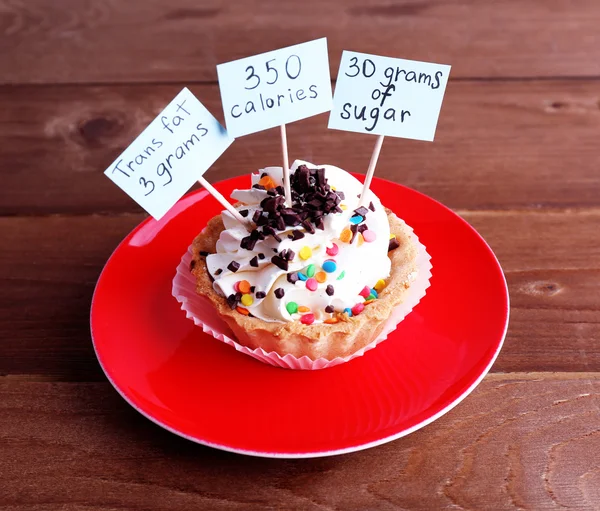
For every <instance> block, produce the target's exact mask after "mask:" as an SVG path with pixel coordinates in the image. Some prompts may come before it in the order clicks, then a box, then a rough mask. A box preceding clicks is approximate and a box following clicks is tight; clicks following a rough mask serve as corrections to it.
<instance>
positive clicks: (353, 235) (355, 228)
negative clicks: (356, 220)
mask: <svg viewBox="0 0 600 511" xmlns="http://www.w3.org/2000/svg"><path fill="white" fill-rule="evenodd" d="M350 230H351V231H352V238H351V239H350V243H352V242H353V241H354V238H356V233H357V232H358V225H351V226H350Z"/></svg>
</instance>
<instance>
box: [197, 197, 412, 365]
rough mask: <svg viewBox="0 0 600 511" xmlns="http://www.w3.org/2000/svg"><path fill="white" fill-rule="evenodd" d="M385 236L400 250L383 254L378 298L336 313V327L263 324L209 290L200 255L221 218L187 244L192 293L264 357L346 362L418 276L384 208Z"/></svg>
mask: <svg viewBox="0 0 600 511" xmlns="http://www.w3.org/2000/svg"><path fill="white" fill-rule="evenodd" d="M385 211H386V213H387V215H388V220H389V223H390V232H391V233H392V234H395V235H396V239H397V240H398V243H399V246H398V248H396V249H395V250H393V251H391V252H389V253H388V257H389V258H390V260H391V263H392V264H391V273H390V276H389V277H388V278H387V279H386V287H385V288H384V289H383V290H381V291H380V292H379V297H378V299H377V300H375V301H374V302H372V303H370V304H369V305H367V306H366V307H365V309H364V311H363V312H362V313H361V314H359V315H357V316H353V317H348V315H346V314H344V313H337V314H336V317H337V319H338V320H339V321H338V323H334V324H326V323H315V324H312V325H304V324H302V323H301V322H300V321H291V322H285V323H281V322H267V321H263V320H262V319H259V318H255V317H252V316H244V315H243V314H240V313H239V312H237V311H236V310H235V309H231V307H230V306H229V305H228V304H227V300H226V299H225V297H223V296H220V295H219V294H218V293H217V292H216V291H215V290H214V289H213V285H212V280H211V277H210V275H209V273H208V270H207V268H206V262H205V258H204V257H203V256H201V255H200V253H201V252H209V253H214V252H215V251H216V243H217V241H218V239H219V235H220V234H221V232H222V231H223V230H224V229H225V227H224V225H223V221H222V220H221V216H220V215H217V216H215V217H213V218H212V219H211V220H210V221H209V222H208V225H207V226H206V229H204V231H202V233H200V234H199V235H198V236H197V237H196V239H195V240H194V242H193V244H192V253H193V260H192V263H191V272H192V274H193V275H194V277H195V278H196V292H197V293H198V294H200V295H202V296H205V297H207V298H208V299H209V300H210V301H211V303H212V304H213V306H214V307H215V309H216V312H217V313H218V314H219V316H220V317H221V319H223V320H224V321H225V322H226V323H227V325H228V326H229V327H230V328H231V330H232V331H233V333H234V334H235V337H236V339H237V341H238V342H239V343H240V344H242V345H244V346H247V347H248V348H251V349H256V348H262V349H263V350H265V351H266V352H267V353H269V352H271V351H275V352H276V353H278V354H279V355H280V356H285V355H287V354H290V355H293V356H294V357H296V358H300V357H302V356H307V357H309V358H311V359H313V360H316V359H317V358H326V359H328V360H332V359H334V358H336V357H347V356H349V355H351V354H353V353H355V352H356V351H358V350H360V349H361V348H364V347H365V346H367V345H368V344H370V343H371V342H372V341H374V340H375V339H376V338H377V336H378V335H379V334H380V333H381V331H382V329H383V326H384V325H385V322H386V320H387V319H388V317H389V316H390V314H391V312H392V310H393V309H394V307H396V306H397V305H399V304H400V303H402V302H403V301H404V298H405V296H406V294H407V293H408V292H409V288H410V284H411V282H412V281H413V280H414V274H415V272H416V271H417V267H416V257H417V249H416V247H415V246H414V243H413V241H412V239H411V236H410V231H409V230H408V228H407V226H406V224H405V223H404V221H403V220H401V219H399V218H398V217H397V216H396V215H395V214H394V213H393V212H392V211H390V210H389V209H387V208H386V210H385Z"/></svg>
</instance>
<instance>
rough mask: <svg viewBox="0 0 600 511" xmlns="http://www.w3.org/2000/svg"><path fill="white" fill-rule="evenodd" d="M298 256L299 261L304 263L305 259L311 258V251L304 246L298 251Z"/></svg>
mask: <svg viewBox="0 0 600 511" xmlns="http://www.w3.org/2000/svg"><path fill="white" fill-rule="evenodd" d="M298 255H299V256H300V259H302V260H304V261H306V260H307V259H310V258H311V257H312V250H311V248H310V247H307V246H306V245H305V246H304V247H302V248H301V249H300V252H299V253H298Z"/></svg>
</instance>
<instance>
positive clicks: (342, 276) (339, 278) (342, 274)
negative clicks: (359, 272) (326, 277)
mask: <svg viewBox="0 0 600 511" xmlns="http://www.w3.org/2000/svg"><path fill="white" fill-rule="evenodd" d="M345 276H346V270H342V273H340V275H339V276H338V278H337V279H336V280H342V279H343V278H344V277H345Z"/></svg>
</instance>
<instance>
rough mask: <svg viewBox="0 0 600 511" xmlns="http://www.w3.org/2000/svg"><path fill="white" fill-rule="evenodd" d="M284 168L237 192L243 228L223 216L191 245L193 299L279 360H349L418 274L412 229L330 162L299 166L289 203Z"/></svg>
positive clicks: (268, 172) (246, 343)
mask: <svg viewBox="0 0 600 511" xmlns="http://www.w3.org/2000/svg"><path fill="white" fill-rule="evenodd" d="M282 178H283V176H282V169H281V168H280V167H268V168H266V169H263V170H262V171H260V172H259V173H256V174H252V176H251V183H252V186H251V188H249V189H246V190H235V191H234V192H233V193H232V198H233V199H234V200H236V201H237V203H236V204H235V207H236V209H237V210H238V211H239V212H240V214H241V215H242V216H244V217H246V218H248V219H250V220H251V221H252V227H251V228H250V230H248V228H247V227H245V226H243V225H241V224H240V223H239V222H238V221H237V220H235V219H234V218H233V217H232V216H231V215H230V213H228V212H227V211H223V212H222V213H221V215H219V216H216V217H214V218H212V219H211V220H210V221H209V222H208V225H207V226H206V228H205V229H204V230H203V231H202V233H201V234H199V235H198V236H197V237H196V239H195V240H194V242H193V245H192V247H191V252H192V260H191V263H190V269H191V272H192V275H193V277H194V278H195V283H196V293H197V294H198V295H201V296H203V297H206V298H207V299H208V300H209V302H210V304H211V305H212V306H213V307H214V311H215V314H217V315H218V316H219V317H220V318H221V319H222V320H223V321H224V322H225V323H226V324H227V325H228V326H229V327H230V329H231V330H232V332H233V333H234V335H235V337H236V340H237V342H238V343H239V344H240V345H242V346H245V347H247V348H250V349H257V348H262V349H263V350H264V351H265V352H266V353H270V352H274V353H277V354H278V355H279V356H281V357H284V356H286V355H292V356H293V357H296V358H301V357H304V356H307V357H308V358H310V359H312V360H317V359H326V360H333V359H336V358H337V357H342V358H344V357H349V356H351V355H352V354H354V353H356V352H357V351H359V350H361V349H362V348H365V347H366V346H367V345H369V344H370V343H372V342H373V341H375V340H376V339H377V338H378V336H380V334H381V333H382V330H383V328H384V325H385V324H386V322H387V320H388V318H389V317H390V314H392V312H393V310H394V309H395V308H396V307H397V306H398V305H399V304H401V303H402V302H403V301H404V300H405V299H406V297H407V295H408V293H410V288H411V283H412V282H413V281H414V280H415V278H416V277H417V271H418V267H417V264H416V258H417V247H416V246H415V243H414V241H413V240H414V238H413V236H411V234H412V230H411V229H410V228H409V227H408V226H407V225H406V224H405V223H404V221H403V220H401V219H399V218H398V217H396V215H394V213H392V212H391V211H390V210H389V209H387V208H385V207H384V206H383V205H382V204H381V202H380V200H379V199H378V198H377V197H376V196H375V194H373V193H372V192H371V191H368V192H367V196H366V197H365V200H363V201H361V200H360V195H361V192H362V184H361V183H360V182H359V181H358V180H357V179H355V178H354V177H353V176H352V175H350V174H349V173H347V172H345V171H344V170H342V169H339V168H337V167H334V166H331V165H323V166H318V167H317V166H315V165H312V164H310V163H308V162H303V161H296V162H295V163H294V164H293V165H292V168H291V169H290V184H291V191H292V204H291V205H288V204H286V203H285V196H284V190H283V186H282Z"/></svg>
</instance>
